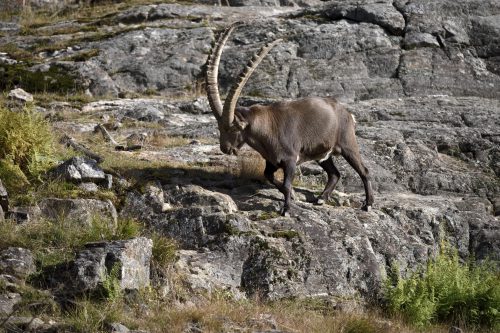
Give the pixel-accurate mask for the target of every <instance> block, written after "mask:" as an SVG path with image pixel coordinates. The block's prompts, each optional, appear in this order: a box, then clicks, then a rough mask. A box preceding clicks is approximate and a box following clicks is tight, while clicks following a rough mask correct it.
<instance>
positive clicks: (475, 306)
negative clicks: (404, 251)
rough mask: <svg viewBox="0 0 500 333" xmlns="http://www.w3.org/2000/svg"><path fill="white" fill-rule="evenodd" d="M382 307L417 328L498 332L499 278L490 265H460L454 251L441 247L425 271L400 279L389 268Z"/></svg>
mask: <svg viewBox="0 0 500 333" xmlns="http://www.w3.org/2000/svg"><path fill="white" fill-rule="evenodd" d="M385 296H386V306H387V308H388V310H389V311H390V312H391V313H392V314H400V315H402V316H403V317H404V318H405V319H406V320H408V321H409V322H411V323H413V324H415V325H417V326H426V325H428V324H430V323H431V322H440V321H445V322H451V323H453V324H458V325H463V326H467V327H488V328H492V329H500V274H499V272H498V269H497V268H496V267H495V266H494V265H492V264H490V263H486V262H485V263H473V262H472V261H470V262H467V263H461V262H460V260H459V257H458V254H457V251H456V250H453V249H450V247H449V246H447V245H442V246H441V251H440V253H439V255H438V256H437V257H436V258H435V259H434V260H431V261H430V262H429V263H428V264H427V267H426V268H425V270H422V271H420V272H416V273H414V274H412V275H411V276H409V277H408V278H406V279H404V278H401V276H400V274H399V269H398V268H397V267H396V268H393V271H392V272H391V274H390V276H389V278H388V279H387V281H386V287H385Z"/></svg>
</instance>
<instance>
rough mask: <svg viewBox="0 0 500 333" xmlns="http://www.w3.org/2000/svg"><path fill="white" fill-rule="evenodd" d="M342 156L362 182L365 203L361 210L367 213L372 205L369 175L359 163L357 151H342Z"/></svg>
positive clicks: (361, 163)
mask: <svg viewBox="0 0 500 333" xmlns="http://www.w3.org/2000/svg"><path fill="white" fill-rule="evenodd" d="M342 156H343V157H344V158H345V159H346V161H347V162H348V163H349V164H350V165H351V166H352V168H353V169H354V170H356V172H357V173H358V175H359V176H360V177H361V180H362V181H363V185H364V186H365V196H366V199H365V203H364V205H363V207H361V209H362V210H365V211H368V210H369V209H370V207H371V206H372V205H373V190H372V184H371V181H370V173H369V171H368V169H367V168H366V167H365V165H364V164H363V162H362V161H361V156H360V154H359V151H357V150H349V149H342Z"/></svg>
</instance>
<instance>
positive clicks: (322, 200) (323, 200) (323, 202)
mask: <svg viewBox="0 0 500 333" xmlns="http://www.w3.org/2000/svg"><path fill="white" fill-rule="evenodd" d="M324 204H325V199H323V198H318V200H316V205H318V206H321V205H324Z"/></svg>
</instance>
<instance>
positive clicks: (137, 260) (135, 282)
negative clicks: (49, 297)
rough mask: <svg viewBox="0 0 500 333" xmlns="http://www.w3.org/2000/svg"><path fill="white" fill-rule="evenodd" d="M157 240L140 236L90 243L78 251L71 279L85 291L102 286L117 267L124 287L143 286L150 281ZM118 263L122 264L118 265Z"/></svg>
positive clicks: (77, 287) (119, 278)
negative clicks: (154, 244) (153, 250)
mask: <svg viewBox="0 0 500 333" xmlns="http://www.w3.org/2000/svg"><path fill="white" fill-rule="evenodd" d="M152 247H153V242H152V241H151V240H150V239H147V238H144V237H139V238H134V239H130V240H123V241H114V242H101V243H90V244H87V245H86V246H85V249H84V250H82V251H80V252H79V253H78V254H77V257H76V259H75V261H74V263H73V265H72V268H71V271H70V275H71V281H69V282H70V283H71V284H72V286H73V287H74V288H75V289H74V290H73V291H72V292H74V293H81V292H87V291H93V290H96V289H97V288H99V287H102V283H103V281H104V280H105V279H106V278H108V277H109V275H110V274H112V271H113V270H116V273H117V276H115V277H112V278H117V279H118V280H119V285H120V288H121V289H140V288H144V287H147V286H148V285H149V270H150V267H149V266H150V259H151V253H152V252H151V251H152ZM115 267H118V268H115Z"/></svg>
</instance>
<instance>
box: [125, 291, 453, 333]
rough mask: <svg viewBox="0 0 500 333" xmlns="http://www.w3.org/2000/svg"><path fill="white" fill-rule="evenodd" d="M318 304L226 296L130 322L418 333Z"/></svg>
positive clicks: (161, 326) (153, 328)
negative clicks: (236, 298) (252, 299)
mask: <svg viewBox="0 0 500 333" xmlns="http://www.w3.org/2000/svg"><path fill="white" fill-rule="evenodd" d="M318 304H319V303H318V302H317V301H311V302H309V301H279V302H275V303H262V302H259V301H233V300H228V299H225V298H224V297H220V298H216V299H212V300H211V301H209V302H206V303H203V304H202V305H198V306H194V305H192V306H179V305H178V306H176V307H171V306H166V305H165V304H163V305H162V304H161V303H157V304H156V305H155V306H154V307H151V308H150V311H149V312H148V314H147V315H146V316H143V315H144V314H140V313H137V314H136V315H135V316H133V317H134V318H136V319H134V320H131V321H129V323H128V324H129V325H130V326H133V327H139V328H141V329H146V330H148V331H150V332H152V333H154V332H157V333H160V332H172V333H174V332H185V331H186V330H187V329H188V328H189V327H196V328H198V329H199V330H200V331H202V332H206V333H211V332H214V333H215V332H253V331H266V330H273V329H278V330H284V331H286V332H307V333H315V332H317V333H341V332H342V333H347V332H350V333H357V332H359V333H378V332H380V333H396V332H397V333H401V332H408V333H412V332H418V331H416V330H414V329H411V328H410V327H408V326H407V325H405V324H404V323H402V322H400V321H398V320H393V321H389V320H387V319H384V318H383V317H381V316H379V315H377V314H376V313H340V312H335V311H333V310H331V309H329V308H327V307H325V306H321V305H320V306H318ZM131 318H132V317H129V319H131ZM139 318H140V319H139ZM426 332H429V333H444V332H447V330H446V329H444V328H441V327H431V328H429V329H428V330H426Z"/></svg>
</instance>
